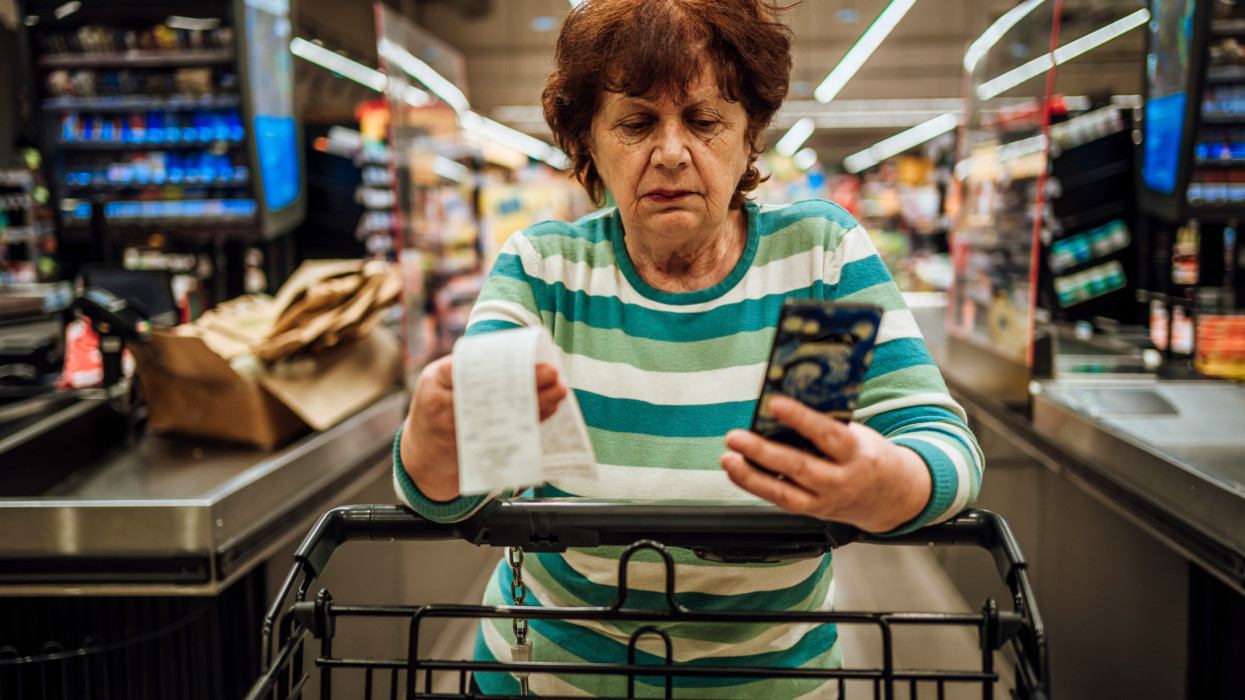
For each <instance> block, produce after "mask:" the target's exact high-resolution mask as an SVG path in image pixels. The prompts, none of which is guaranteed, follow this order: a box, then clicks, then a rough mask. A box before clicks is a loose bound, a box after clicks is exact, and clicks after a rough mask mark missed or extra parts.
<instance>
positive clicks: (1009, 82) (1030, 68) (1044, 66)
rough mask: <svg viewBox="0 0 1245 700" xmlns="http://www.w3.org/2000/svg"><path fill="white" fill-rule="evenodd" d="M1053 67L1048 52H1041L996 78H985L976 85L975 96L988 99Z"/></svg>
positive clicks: (1052, 61)
mask: <svg viewBox="0 0 1245 700" xmlns="http://www.w3.org/2000/svg"><path fill="white" fill-rule="evenodd" d="M1054 67H1055V62H1054V60H1052V59H1051V56H1050V54H1042V55H1041V56H1038V57H1037V58H1035V59H1033V60H1032V61H1029V62H1028V63H1026V64H1024V65H1022V66H1020V67H1019V68H1013V69H1011V70H1009V71H1007V72H1006V73H1004V74H1003V75H1000V76H999V77H997V78H994V79H991V80H987V81H986V82H984V83H982V84H981V85H978V86H977V97H978V98H980V99H983V100H988V99H990V98H991V97H995V96H997V95H1000V94H1002V93H1004V92H1007V91H1008V90H1011V89H1012V88H1014V87H1016V86H1017V85H1019V84H1021V83H1023V82H1025V81H1028V80H1032V79H1033V78H1036V77H1038V76H1039V75H1042V74H1043V73H1045V72H1046V71H1048V70H1050V69H1051V68H1054Z"/></svg>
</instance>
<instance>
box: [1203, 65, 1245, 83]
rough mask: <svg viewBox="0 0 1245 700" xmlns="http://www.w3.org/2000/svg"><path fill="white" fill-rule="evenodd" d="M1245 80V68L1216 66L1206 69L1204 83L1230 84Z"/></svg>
mask: <svg viewBox="0 0 1245 700" xmlns="http://www.w3.org/2000/svg"><path fill="white" fill-rule="evenodd" d="M1238 80H1245V66H1218V67H1215V68H1208V69H1206V82H1209V83H1230V82H1234V81H1238Z"/></svg>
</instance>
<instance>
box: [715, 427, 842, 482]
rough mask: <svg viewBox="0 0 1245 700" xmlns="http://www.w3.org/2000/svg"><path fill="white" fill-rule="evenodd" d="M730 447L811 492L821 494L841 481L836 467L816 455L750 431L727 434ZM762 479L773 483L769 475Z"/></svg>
mask: <svg viewBox="0 0 1245 700" xmlns="http://www.w3.org/2000/svg"><path fill="white" fill-rule="evenodd" d="M726 446H727V447H728V448H730V449H732V450H734V451H735V452H738V453H739V454H740V455H742V456H743V457H744V458H745V459H747V460H748V461H749V462H752V463H753V464H754V465H757V466H759V467H761V468H763V469H768V470H769V471H771V472H774V473H776V474H780V475H781V476H782V478H783V479H786V480H788V481H790V482H792V483H794V484H795V485H797V486H799V487H801V488H803V489H805V490H807V491H811V492H819V491H822V490H824V489H826V488H828V487H831V486H833V484H832V483H831V482H832V481H834V479H835V478H836V477H837V474H836V466H835V465H833V464H831V463H829V462H827V461H825V460H823V459H821V458H819V457H817V456H816V455H812V454H810V453H808V452H805V451H804V450H797V449H796V448H794V447H791V446H790V445H784V444H782V443H778V442H774V441H772V440H766V439H765V438H763V437H761V436H760V435H757V434H756V433H753V432H749V431H747V430H732V431H730V432H729V433H727V434H726ZM753 469H754V470H755V469H756V468H755V467H754V468H753ZM760 475H761V476H766V477H767V478H770V479H773V477H772V476H770V475H767V474H763V473H761V474H760Z"/></svg>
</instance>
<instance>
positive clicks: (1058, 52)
mask: <svg viewBox="0 0 1245 700" xmlns="http://www.w3.org/2000/svg"><path fill="white" fill-rule="evenodd" d="M1149 21H1150V11H1149V10H1146V9H1141V10H1137V11H1136V12H1134V13H1132V14H1131V15H1128V16H1126V17H1122V18H1120V19H1117V20H1115V21H1114V22H1112V23H1111V24H1108V25H1106V26H1105V27H1102V28H1101V29H1097V30H1095V31H1092V32H1090V33H1089V34H1086V35H1085V36H1083V37H1081V38H1080V39H1077V40H1075V41H1070V42H1068V43H1067V44H1064V45H1063V46H1060V47H1059V48H1057V49H1055V51H1054V54H1055V65H1057V66H1061V65H1063V64H1065V63H1067V62H1068V61H1071V60H1072V59H1074V58H1076V57H1077V56H1080V55H1081V54H1083V53H1085V52H1086V51H1089V50H1090V49H1094V48H1097V47H1099V46H1101V45H1103V44H1105V43H1107V42H1108V41H1111V40H1112V39H1114V38H1116V37H1117V36H1120V35H1121V34H1123V33H1125V32H1127V31H1129V30H1130V29H1134V28H1136V27H1140V26H1141V25H1143V24H1145V23H1146V22H1149Z"/></svg>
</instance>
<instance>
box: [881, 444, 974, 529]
mask: <svg viewBox="0 0 1245 700" xmlns="http://www.w3.org/2000/svg"><path fill="white" fill-rule="evenodd" d="M891 442H893V443H895V444H896V445H900V446H902V447H907V448H909V449H911V450H912V451H914V452H916V453H917V454H918V455H919V456H920V457H921V460H922V461H924V462H925V466H927V467H929V477H930V493H929V503H927V504H925V508H924V509H923V510H922V511H921V512H920V513H919V514H918V515H917V516H916V517H915V518H913V519H912V520H909V521H908V522H906V523H904V524H903V525H900V526H899V527H897V528H895V529H894V530H891V531H890V532H881V533H877V534H878V535H880V536H882V537H886V536H888V535H903V534H906V533H909V532H912V531H913V530H919V529H920V528H923V527H925V526H926V525H929V524H930V523H933V522H934V521H936V520H938V519H940V518H941V517H943V516H944V515H951V513H948V512H947V511H948V510H949V509H950V508H951V505H952V504H953V503H955V493H956V490H957V488H958V486H959V480H960V477H959V474H958V473H957V472H956V470H955V463H953V462H952V461H951V458H950V457H948V456H947V454H946V453H945V452H943V451H942V450H940V449H938V447H936V446H934V445H931V444H930V443H928V442H926V441H924V440H920V439H915V438H903V437H897V438H893V439H892V440H891Z"/></svg>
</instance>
